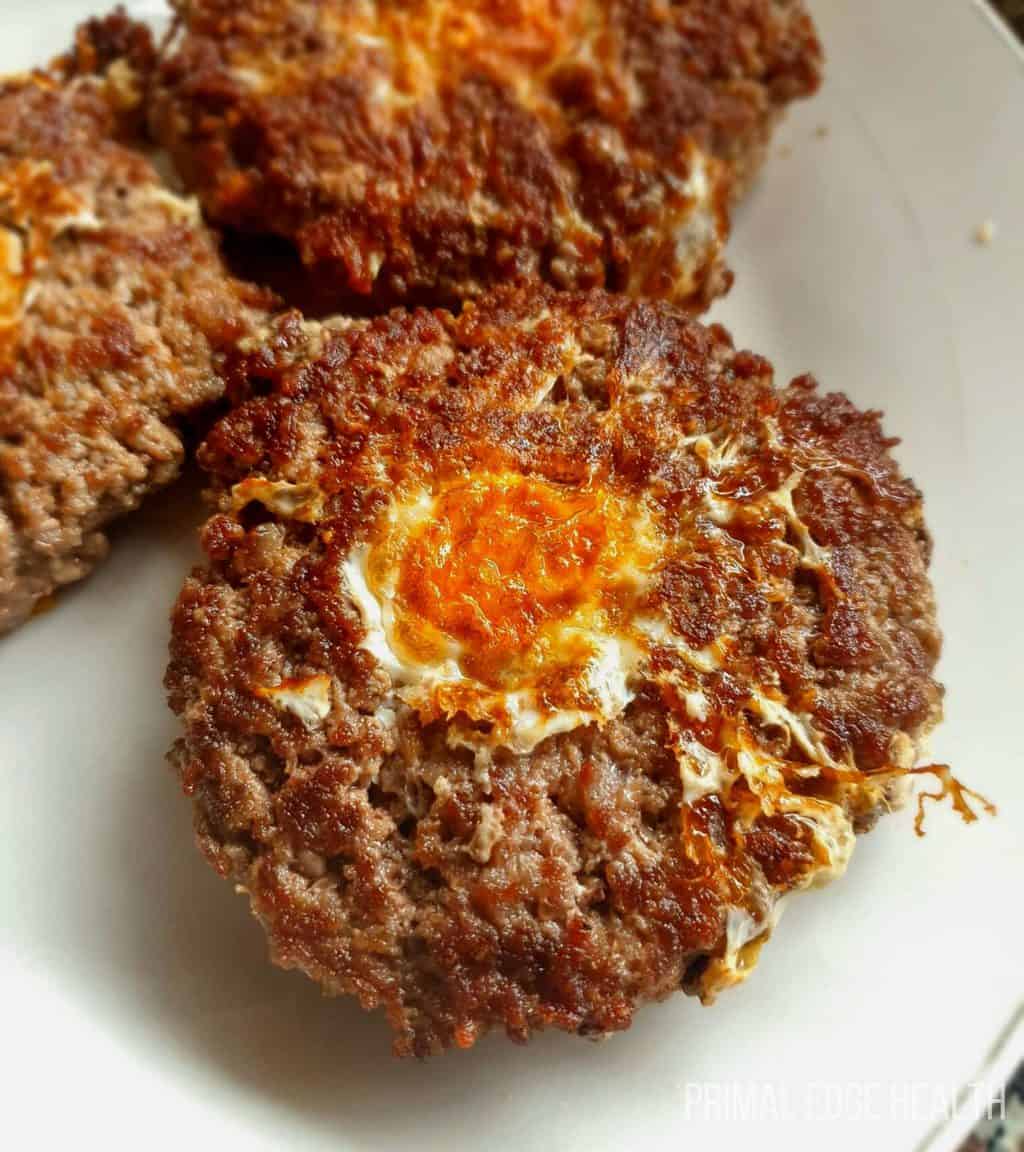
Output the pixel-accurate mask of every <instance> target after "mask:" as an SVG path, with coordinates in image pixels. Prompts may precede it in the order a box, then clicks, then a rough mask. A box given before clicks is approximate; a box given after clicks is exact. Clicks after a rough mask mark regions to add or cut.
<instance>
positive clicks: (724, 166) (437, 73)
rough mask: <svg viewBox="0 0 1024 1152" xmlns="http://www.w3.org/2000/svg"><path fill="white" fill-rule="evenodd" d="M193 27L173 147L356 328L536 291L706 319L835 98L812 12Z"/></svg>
mask: <svg viewBox="0 0 1024 1152" xmlns="http://www.w3.org/2000/svg"><path fill="white" fill-rule="evenodd" d="M175 7H176V9H177V11H178V14H179V28H180V35H179V36H178V38H177V39H175V40H174V41H173V42H172V45H171V46H170V48H169V49H168V51H167V52H166V53H165V59H164V61H163V64H162V67H161V69H160V71H159V75H158V79H157V84H156V89H155V92H154V105H153V109H152V118H153V123H154V126H155V130H156V133H157V136H158V137H159V138H160V139H161V141H162V142H163V143H164V144H166V145H167V146H168V147H169V149H170V150H171V152H172V154H173V155H174V157H175V158H176V160H177V162H178V165H179V168H180V170H181V172H182V173H183V175H184V176H185V178H186V181H187V182H188V183H189V184H190V186H192V187H194V188H196V189H197V190H198V192H199V195H200V197H201V199H202V201H203V204H204V207H205V209H206V210H207V212H208V214H209V215H210V216H211V217H212V219H214V220H215V221H217V222H218V223H220V224H222V225H226V226H229V227H232V228H235V229H241V230H242V231H243V232H252V233H265V234H272V235H274V236H278V237H283V238H285V239H286V240H287V241H289V242H290V243H291V244H293V245H294V248H295V249H296V250H297V251H298V253H299V254H300V255H301V259H302V261H303V262H304V263H305V265H306V266H307V268H308V269H309V272H310V277H311V279H312V280H313V281H314V282H315V283H316V284H317V285H319V287H320V288H321V289H322V290H323V295H324V296H327V297H330V296H331V293H332V292H333V293H334V295H335V297H336V302H337V303H338V306H339V308H341V309H342V310H351V308H352V307H354V306H355V301H358V300H360V299H361V300H362V306H363V307H366V306H368V305H369V306H377V307H379V306H380V305H382V304H394V303H406V304H408V303H410V302H412V303H427V304H439V303H446V302H447V303H451V302H461V301H462V300H463V299H465V298H467V297H471V296H474V295H477V294H478V293H479V292H480V291H481V290H483V289H484V288H485V287H486V286H487V285H489V284H496V283H504V282H508V281H509V280H513V279H523V278H537V277H539V278H540V279H542V280H544V281H546V282H548V283H550V284H552V285H554V286H556V287H559V288H587V287H592V286H604V287H607V288H610V289H614V290H616V291H628V292H630V293H631V294H637V295H648V296H657V297H664V298H668V299H671V300H673V301H674V302H676V303H679V304H685V305H687V306H688V307H690V308H697V309H699V308H702V307H704V306H706V305H707V303H708V302H709V301H710V300H711V299H712V298H713V297H714V296H716V295H717V294H719V293H720V292H721V291H723V290H724V289H725V288H726V287H727V285H728V281H729V278H728V274H727V273H726V272H725V270H724V266H723V264H722V261H721V258H720V247H721V244H722V242H723V241H724V239H725V236H726V233H727V231H728V219H727V217H728V200H729V196H730V189H731V190H732V192H733V193H738V192H739V191H740V190H741V189H742V188H743V187H744V186H745V185H746V184H747V183H748V182H749V180H750V178H751V176H752V174H753V172H754V171H755V170H756V168H757V166H758V164H759V163H760V160H761V157H762V155H763V152H764V149H765V145H766V143H767V140H768V138H769V135H770V133H771V129H772V127H773V125H774V123H775V122H776V120H777V119H778V117H779V115H780V113H781V112H782V111H783V110H784V108H785V107H786V105H787V104H788V103H789V102H790V101H792V100H794V99H796V98H799V97H803V96H807V95H809V94H810V93H812V92H813V91H814V90H815V88H816V87H817V85H818V83H819V79H820V67H821V50H820V45H819V43H818V40H817V38H816V36H815V32H814V28H813V25H812V23H811V20H810V17H809V16H808V14H807V12H806V10H805V8H804V5H803V3H802V2H801V0H684V2H682V3H676V4H671V5H669V4H665V3H662V2H661V0H461V2H450V0H391V2H388V0H382V2H380V3H372V4H365V3H357V2H355V0H289V2H283V0H177V2H176V3H175ZM346 305H347V309H346V308H344V307H343V306H346Z"/></svg>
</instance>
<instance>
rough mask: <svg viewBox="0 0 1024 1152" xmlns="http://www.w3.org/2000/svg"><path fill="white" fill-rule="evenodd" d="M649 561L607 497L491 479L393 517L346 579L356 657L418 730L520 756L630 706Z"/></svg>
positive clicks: (625, 517) (649, 538) (644, 520)
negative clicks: (371, 662)
mask: <svg viewBox="0 0 1024 1152" xmlns="http://www.w3.org/2000/svg"><path fill="white" fill-rule="evenodd" d="M659 558H660V550H659V544H658V538H657V533H656V532H655V530H654V529H653V525H652V523H651V520H650V518H649V516H648V515H647V513H646V512H645V511H644V510H643V509H642V508H638V507H635V506H633V505H631V504H629V503H628V502H627V501H626V500H624V499H623V498H622V497H621V496H619V495H618V494H616V493H614V492H611V491H605V490H600V489H577V488H565V487H562V486H560V485H556V484H552V483H549V482H547V481H541V480H536V479H531V478H527V477H522V476H514V475H494V476H483V477H474V478H471V479H468V480H465V481H459V482H456V483H454V484H450V485H448V486H446V487H444V488H442V489H441V490H440V491H438V492H437V493H434V494H430V493H421V494H420V495H419V496H418V497H417V498H416V499H413V500H411V501H407V502H405V503H403V504H401V505H398V506H396V507H395V508H393V509H392V513H391V516H390V518H389V521H388V524H387V526H386V528H385V530H384V531H383V533H382V534H381V538H380V539H378V541H377V542H376V543H375V545H374V546H373V547H371V548H369V549H363V550H361V551H360V553H359V554H358V555H355V556H353V557H351V558H350V559H349V561H348V562H347V563H346V574H347V577H348V583H349V587H350V588H351V590H352V592H353V597H354V599H355V600H356V603H357V604H358V606H359V608H360V611H361V612H362V615H363V621H364V624H365V625H366V629H367V640H366V641H365V642H364V647H366V648H368V650H370V651H371V652H373V653H374V655H375V656H376V657H377V658H378V659H379V660H380V661H381V663H382V664H383V665H384V667H385V668H386V669H387V670H388V672H389V674H390V675H391V677H392V680H393V681H394V683H395V684H396V686H397V692H398V695H399V696H400V697H401V698H402V699H403V700H404V701H405V702H406V703H408V704H410V705H411V706H413V707H414V708H415V709H416V710H417V712H418V713H419V715H420V718H421V720H423V721H424V722H427V723H429V722H430V721H431V720H435V719H444V720H447V721H449V722H450V724H449V739H450V740H451V741H452V742H454V743H462V744H469V745H474V746H482V745H484V744H487V745H490V746H494V745H499V744H501V745H504V746H506V747H509V748H512V749H513V750H515V751H529V750H530V749H532V748H533V747H535V746H536V744H538V743H539V742H540V741H541V740H543V739H545V738H546V737H547V736H549V735H552V734H554V733H555V732H563V731H568V730H570V729H571V728H574V727H577V726H579V725H581V724H587V723H591V722H595V721H597V722H600V721H603V720H607V719H610V718H611V717H613V716H614V715H616V714H617V713H618V712H620V711H621V710H622V709H623V708H624V707H625V706H626V704H627V703H628V702H629V700H630V699H631V698H632V694H631V692H630V689H629V681H630V679H631V677H632V675H633V672H634V670H635V667H636V665H637V663H638V661H639V657H640V654H641V653H640V649H639V648H638V647H637V644H636V638H635V637H634V635H633V633H632V631H631V629H630V627H629V622H630V620H631V617H632V612H633V608H634V606H635V605H636V604H637V602H638V601H639V599H640V596H641V594H642V593H643V591H644V590H645V589H646V587H647V586H648V584H649V582H650V579H651V576H652V573H653V572H654V571H655V569H656V567H657V564H658V561H659ZM467 722H468V723H467Z"/></svg>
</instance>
